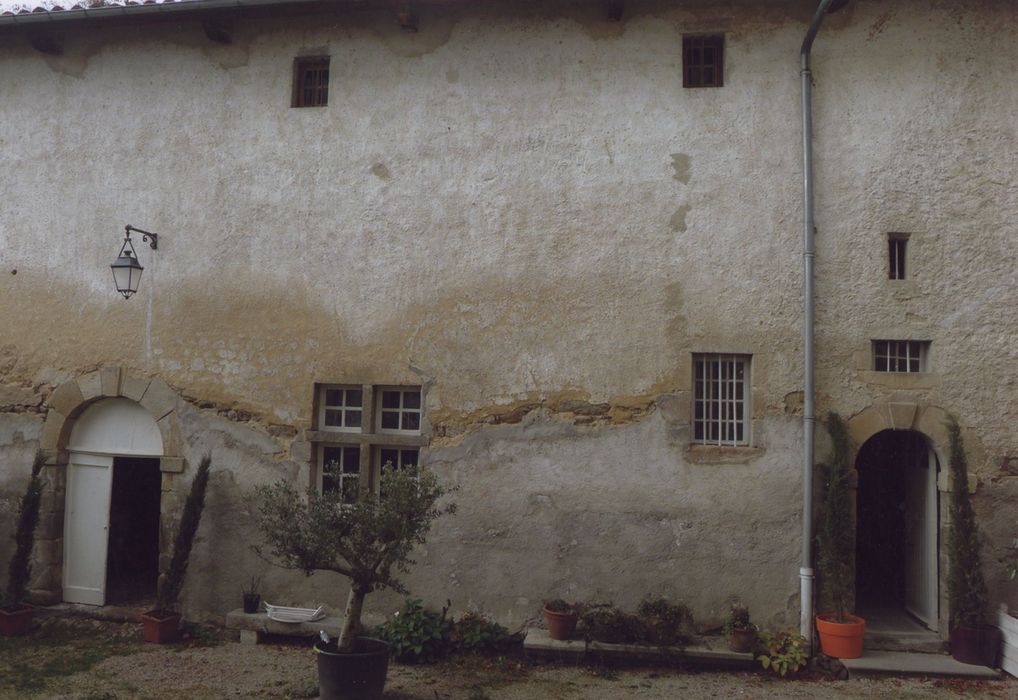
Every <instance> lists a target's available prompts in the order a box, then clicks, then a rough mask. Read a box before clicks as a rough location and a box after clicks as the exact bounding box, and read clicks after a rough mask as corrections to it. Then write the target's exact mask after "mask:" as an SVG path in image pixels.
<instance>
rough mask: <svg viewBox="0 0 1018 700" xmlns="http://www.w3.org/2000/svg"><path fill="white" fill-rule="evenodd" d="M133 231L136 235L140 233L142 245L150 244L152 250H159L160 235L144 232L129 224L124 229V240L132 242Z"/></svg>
mask: <svg viewBox="0 0 1018 700" xmlns="http://www.w3.org/2000/svg"><path fill="white" fill-rule="evenodd" d="M131 231H134V232H135V233H140V234H141V242H142V243H148V245H149V247H150V248H151V249H152V250H157V249H158V248H159V234H158V233H152V232H151V231H142V230H141V229H140V228H135V227H134V226H131V224H128V225H127V226H125V227H124V238H125V239H127V240H131Z"/></svg>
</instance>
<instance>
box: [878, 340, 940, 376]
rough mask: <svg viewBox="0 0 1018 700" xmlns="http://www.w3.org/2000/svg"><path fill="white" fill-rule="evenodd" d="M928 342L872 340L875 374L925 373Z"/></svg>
mask: <svg viewBox="0 0 1018 700" xmlns="http://www.w3.org/2000/svg"><path fill="white" fill-rule="evenodd" d="M929 346H930V344H929V342H928V341H925V340H874V341H873V369H874V371H876V372H925V371H926V355H927V351H928V349H929Z"/></svg>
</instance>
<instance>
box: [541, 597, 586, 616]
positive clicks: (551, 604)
mask: <svg viewBox="0 0 1018 700" xmlns="http://www.w3.org/2000/svg"><path fill="white" fill-rule="evenodd" d="M544 607H545V609H546V610H548V611H549V612H553V613H562V614H563V615H565V614H568V613H571V612H578V610H577V607H578V606H576V605H573V604H572V603H567V602H566V601H564V600H562V599H561V598H555V599H554V600H549V601H548V602H547V603H545V604H544Z"/></svg>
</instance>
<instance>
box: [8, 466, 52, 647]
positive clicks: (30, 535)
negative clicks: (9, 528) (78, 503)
mask: <svg viewBox="0 0 1018 700" xmlns="http://www.w3.org/2000/svg"><path fill="white" fill-rule="evenodd" d="M45 464H46V459H45V458H44V457H43V454H42V452H41V451H39V452H36V453H35V459H34V460H32V476H31V478H30V479H29V480H28V486H27V487H25V493H24V495H23V496H22V497H21V506H20V507H19V508H18V526H17V530H16V531H15V533H14V542H15V548H14V554H13V556H11V563H10V567H9V568H8V570H7V591H6V593H5V594H4V595H3V596H2V600H0V635H2V636H4V637H16V636H20V635H22V634H25V633H27V632H28V630H29V629H31V628H32V611H33V609H32V606H31V605H28V604H27V603H26V602H25V598H26V595H27V593H28V581H29V578H30V577H31V575H32V545H33V544H34V543H35V528H36V526H37V525H38V524H39V505H40V503H41V501H42V488H43V485H44V482H43V480H42V468H43V466H44V465H45Z"/></svg>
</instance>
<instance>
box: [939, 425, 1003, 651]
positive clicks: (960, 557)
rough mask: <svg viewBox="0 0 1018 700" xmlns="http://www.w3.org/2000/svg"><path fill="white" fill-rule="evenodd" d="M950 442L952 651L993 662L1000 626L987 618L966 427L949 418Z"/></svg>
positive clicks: (949, 576) (949, 571)
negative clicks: (965, 439)
mask: <svg viewBox="0 0 1018 700" xmlns="http://www.w3.org/2000/svg"><path fill="white" fill-rule="evenodd" d="M947 435H948V444H949V447H950V459H949V469H950V474H951V502H950V513H951V522H950V527H949V529H948V531H947V560H948V571H947V598H948V602H949V605H950V611H951V612H950V635H951V656H953V657H954V658H955V660H957V661H961V662H962V663H966V664H983V665H987V666H992V665H993V664H994V662H995V661H996V656H997V652H998V650H999V647H1000V630H999V629H998V628H996V627H993V626H992V625H987V624H985V623H986V610H987V598H988V594H987V590H986V582H985V580H984V579H983V571H982V560H981V557H980V545H979V527H978V526H977V525H976V515H975V511H974V510H973V509H972V500H971V498H970V496H969V488H968V460H967V459H966V457H965V446H964V444H963V443H962V438H961V428H960V427H959V426H958V421H957V420H956V419H955V418H954V417H953V416H952V417H951V418H950V419H948V421H947Z"/></svg>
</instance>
